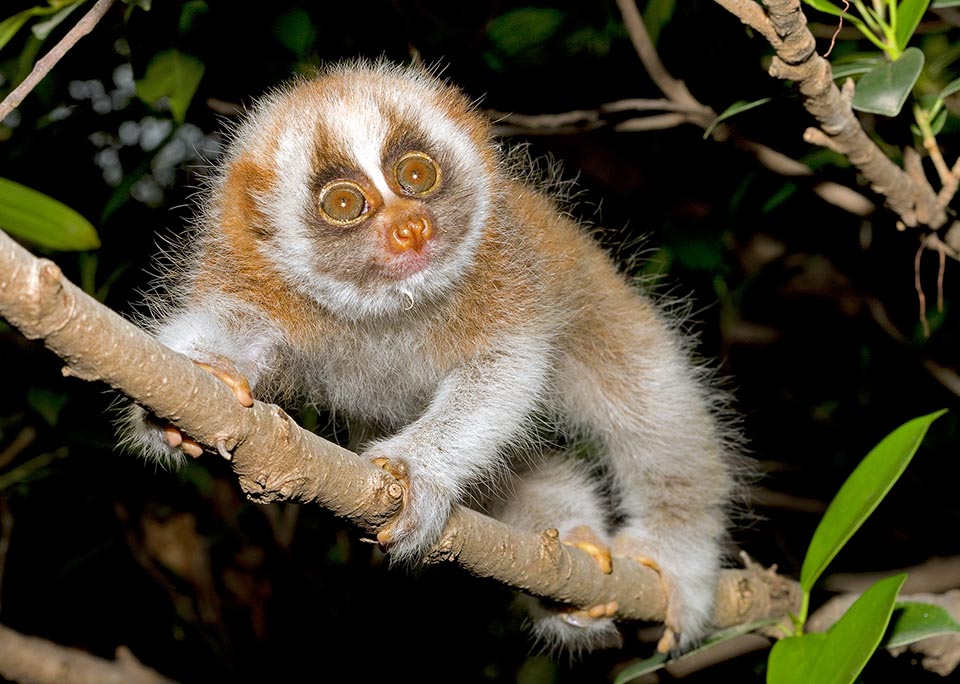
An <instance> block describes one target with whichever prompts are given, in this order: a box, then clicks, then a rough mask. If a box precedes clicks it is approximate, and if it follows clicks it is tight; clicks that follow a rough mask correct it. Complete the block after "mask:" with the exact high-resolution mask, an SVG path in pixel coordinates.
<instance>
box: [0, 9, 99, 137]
mask: <svg viewBox="0 0 960 684" xmlns="http://www.w3.org/2000/svg"><path fill="white" fill-rule="evenodd" d="M115 2H116V0H97V2H96V4H94V6H93V7H91V8H90V11H89V12H87V13H86V14H85V15H83V17H82V18H81V19H80V21H78V22H77V23H76V25H75V26H74V27H73V28H72V29H70V30H69V31H68V32H67V35H65V36H64V37H63V38H62V39H61V40H60V42H59V43H57V44H56V45H55V46H54V47H53V49H51V50H50V52H48V53H47V54H45V55H44V56H43V57H41V58H40V59H39V60H37V63H36V64H34V65H33V71H31V72H30V75H29V76H27V77H26V78H25V79H24V80H23V82H22V83H21V84H20V85H18V86H17V87H16V88H14V89H13V90H12V91H10V93H9V94H8V95H7V96H6V97H5V98H4V99H3V102H0V120H3V119H5V118H6V116H7V114H9V113H10V112H12V111H13V110H14V109H16V108H17V107H19V106H20V103H21V102H23V99H24V98H25V97H26V96H27V95H28V94H29V93H30V91H32V90H33V89H34V88H36V87H37V84H38V83H40V81H42V80H43V78H44V77H45V76H46V75H47V74H48V73H50V70H51V69H53V67H54V65H56V63H57V62H59V61H60V58H61V57H63V56H64V55H65V54H67V52H68V51H69V50H70V48H72V47H73V46H74V45H76V44H77V42H78V41H79V40H80V39H81V38H83V37H84V36H85V35H87V34H88V33H90V32H91V31H92V30H93V27H94V26H96V25H97V22H99V21H100V20H101V19H102V18H103V17H104V15H105V14H106V13H107V11H108V10H109V9H110V7H111V6H112V5H113V3H115Z"/></svg>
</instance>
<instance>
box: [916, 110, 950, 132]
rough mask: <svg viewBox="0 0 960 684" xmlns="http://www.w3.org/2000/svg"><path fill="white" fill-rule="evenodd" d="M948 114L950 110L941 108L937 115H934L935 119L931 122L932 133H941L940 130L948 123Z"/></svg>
mask: <svg viewBox="0 0 960 684" xmlns="http://www.w3.org/2000/svg"><path fill="white" fill-rule="evenodd" d="M947 114H949V112H948V111H947V110H946V109H941V110H940V111H939V112H937V114H936V116H934V117H933V120H932V121H931V122H930V132H931V133H933V134H934V135H939V133H940V131H942V130H943V125H944V124H945V123H947ZM921 137H922V136H921Z"/></svg>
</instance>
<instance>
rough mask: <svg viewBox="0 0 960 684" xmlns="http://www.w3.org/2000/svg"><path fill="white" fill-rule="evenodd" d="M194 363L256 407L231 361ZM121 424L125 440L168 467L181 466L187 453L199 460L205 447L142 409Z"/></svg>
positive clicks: (242, 401) (132, 409)
mask: <svg viewBox="0 0 960 684" xmlns="http://www.w3.org/2000/svg"><path fill="white" fill-rule="evenodd" d="M194 364H196V366H197V367H198V368H201V369H203V370H205V371H207V372H208V373H210V374H211V375H213V376H214V377H216V378H219V379H220V380H222V381H223V382H224V383H225V384H226V385H227V386H228V387H229V388H230V389H231V390H233V393H234V396H236V397H237V401H239V402H240V404H241V405H242V406H246V407H250V406H253V393H252V392H251V390H250V383H248V382H247V379H246V378H244V377H243V376H242V375H240V374H239V373H238V372H237V371H236V370H235V369H234V368H233V364H231V363H230V362H229V361H226V360H224V361H223V362H222V363H218V364H216V365H213V364H208V363H202V362H200V361H194ZM122 422H123V423H124V429H123V432H124V439H125V440H126V441H127V442H128V443H131V444H134V445H136V446H138V447H140V451H142V452H143V453H145V454H146V455H148V456H153V457H156V458H157V459H158V460H160V461H161V463H164V464H165V465H168V466H171V465H173V466H175V465H181V464H182V462H183V455H184V454H186V455H187V456H190V457H191V458H199V457H200V456H201V455H203V447H202V446H200V444H198V443H197V442H196V441H195V440H193V439H191V438H190V437H187V436H186V435H184V434H183V433H182V432H180V430H179V428H177V427H176V426H174V425H171V424H169V423H161V422H159V421H158V420H157V419H156V418H154V417H153V416H151V415H150V414H149V413H147V411H145V410H144V409H143V408H141V407H139V406H136V405H133V406H130V408H129V409H128V410H127V411H126V412H125V415H124V417H123V419H122Z"/></svg>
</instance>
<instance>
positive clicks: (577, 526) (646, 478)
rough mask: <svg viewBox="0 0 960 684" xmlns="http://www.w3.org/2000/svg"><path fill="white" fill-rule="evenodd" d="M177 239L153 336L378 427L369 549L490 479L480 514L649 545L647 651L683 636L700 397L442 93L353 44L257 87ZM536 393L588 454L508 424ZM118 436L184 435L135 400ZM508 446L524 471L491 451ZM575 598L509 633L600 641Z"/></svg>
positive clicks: (646, 308)
mask: <svg viewBox="0 0 960 684" xmlns="http://www.w3.org/2000/svg"><path fill="white" fill-rule="evenodd" d="M178 257H179V259H177V260H175V261H174V263H176V264H179V265H180V270H179V271H176V270H175V272H174V273H172V274H171V277H169V278H168V279H167V281H168V282H175V283H176V286H175V287H174V288H173V289H172V290H171V291H170V292H169V293H168V294H167V295H166V296H165V298H163V299H160V298H158V299H157V300H155V302H154V303H155V306H154V307H153V317H152V320H151V321H150V322H149V324H148V325H149V327H150V329H151V330H152V332H153V333H154V334H155V335H156V336H157V337H158V338H159V339H160V340H161V341H163V342H164V343H165V344H167V345H168V346H170V347H171V348H173V349H174V350H176V351H179V352H181V353H183V354H186V355H187V356H189V357H190V358H192V359H193V360H194V361H196V362H198V363H201V364H203V367H205V368H207V369H209V370H210V371H211V372H213V373H215V374H216V375H217V376H218V377H220V378H222V379H223V380H224V381H226V382H228V384H230V386H231V387H233V388H235V392H236V393H237V396H238V399H239V400H240V401H241V402H242V403H245V404H251V403H252V401H253V400H252V398H251V396H250V393H249V391H247V390H245V387H246V384H247V383H249V387H250V388H251V389H252V392H253V395H254V396H256V397H258V398H265V399H270V398H274V397H282V396H293V395H301V396H303V395H306V396H307V397H308V399H309V400H310V401H313V402H316V403H320V404H324V405H328V406H329V407H330V408H333V409H335V410H339V411H344V412H347V413H349V414H352V415H355V416H359V417H361V418H366V419H367V420H371V421H375V422H378V423H379V424H381V425H384V426H388V427H389V430H388V433H389V434H388V435H387V436H386V437H385V438H384V439H381V440H380V441H377V442H375V443H373V444H369V445H367V446H366V447H365V450H364V452H363V454H362V455H363V456H364V457H365V458H368V459H370V460H371V461H372V462H373V463H375V464H376V465H379V466H381V467H385V468H387V469H388V470H389V471H390V472H391V473H393V474H395V475H396V476H397V477H398V478H400V481H401V483H402V484H403V485H404V487H405V489H406V496H405V498H404V507H403V510H402V512H401V514H400V515H399V516H398V518H397V519H396V520H395V521H393V522H392V523H391V525H390V526H389V528H388V529H384V530H382V531H381V532H380V533H379V534H378V539H379V540H380V542H381V543H382V544H383V545H384V546H385V547H386V548H387V549H388V550H389V553H390V556H391V557H392V558H393V559H395V560H400V561H408V562H413V561H416V560H417V559H419V558H421V557H422V556H423V555H424V554H425V553H426V552H427V551H429V550H430V549H431V548H432V546H433V545H434V544H436V543H437V541H438V540H439V538H440V536H441V533H442V531H443V528H444V525H445V524H446V521H447V519H448V516H449V514H450V512H451V510H452V507H453V506H454V505H455V504H458V503H464V502H469V501H471V500H472V499H473V497H474V496H475V494H476V491H477V488H478V487H479V486H481V484H485V485H491V483H493V485H497V484H499V485H503V486H502V489H501V490H500V491H497V492H496V494H497V496H496V497H494V498H495V499H496V500H497V501H498V502H499V503H498V505H497V506H495V507H494V509H492V510H491V511H490V512H491V513H493V514H495V515H497V516H498V517H499V518H501V519H502V520H504V521H506V522H508V523H510V524H513V525H517V526H520V527H524V528H527V529H532V530H539V529H544V528H547V527H550V528H556V529H557V530H559V532H560V535H561V538H563V539H565V540H568V541H570V543H574V544H581V545H583V548H589V549H593V550H595V552H596V554H597V556H603V555H604V554H606V556H607V557H609V555H610V554H611V553H612V554H613V555H614V556H615V557H630V558H636V557H643V558H647V559H650V560H652V561H655V563H656V565H657V566H658V567H659V568H660V570H661V572H662V574H663V576H664V585H665V587H667V590H668V594H669V596H668V600H669V609H668V611H667V625H668V632H667V636H665V638H664V641H663V642H662V646H663V647H664V648H672V647H674V646H676V645H678V644H679V645H681V646H683V645H687V644H690V643H693V642H694V641H695V640H696V639H698V638H699V637H701V636H702V635H703V634H704V633H705V631H706V630H707V628H708V627H709V624H710V618H711V608H712V601H713V582H714V580H715V577H716V573H717V570H718V568H719V566H720V560H721V553H720V548H721V541H722V539H723V536H724V533H725V529H726V514H725V509H726V506H727V504H728V503H729V501H730V498H731V493H732V491H733V488H734V478H733V476H732V474H731V473H732V468H731V463H732V461H733V460H734V455H733V450H734V446H735V445H736V443H737V442H736V437H735V434H734V432H733V430H732V429H730V428H729V427H727V426H726V425H725V424H724V423H723V422H721V421H720V420H718V418H717V416H718V411H717V409H718V408H722V406H723V404H724V399H723V395H722V393H719V392H718V391H717V390H716V388H715V387H714V386H713V385H712V384H711V383H710V382H709V381H707V380H705V378H706V377H708V374H706V373H704V371H703V369H702V368H699V367H697V366H696V365H694V364H693V363H691V361H690V358H689V355H688V352H687V349H688V346H689V345H688V343H687V341H686V340H684V339H683V338H682V337H681V336H680V334H679V333H678V326H676V325H674V324H673V323H672V322H671V321H670V317H669V316H668V315H665V314H664V313H662V312H661V311H659V309H658V307H657V306H656V304H655V303H653V302H651V301H650V300H649V299H648V298H646V297H645V296H644V295H643V294H642V293H640V292H639V291H637V290H636V289H635V288H634V287H633V286H632V285H631V284H630V283H629V282H628V281H627V279H625V278H624V277H623V276H622V275H621V274H620V273H619V272H618V271H617V268H616V267H615V265H614V264H613V263H612V262H611V260H610V259H609V258H608V257H607V255H606V254H605V253H604V252H603V251H602V250H601V249H600V248H599V247H598V246H597V245H596V244H595V242H594V241H593V240H592V239H591V238H590V236H589V235H588V234H587V233H586V232H585V231H584V230H582V229H581V228H580V227H579V226H578V225H577V224H575V223H574V222H573V221H571V220H570V219H568V218H566V217H564V216H563V213H562V212H561V211H560V210H559V209H558V208H557V206H556V204H555V203H554V202H553V201H551V199H550V198H549V197H548V196H547V195H545V194H544V193H541V192H538V190H537V189H536V188H535V187H530V185H529V179H528V178H526V177H525V175H524V171H523V169H518V168H517V167H516V166H515V165H511V164H510V163H509V162H508V161H507V159H506V157H505V155H504V153H503V152H502V150H501V149H500V147H499V145H498V143H497V141H495V140H494V139H493V138H492V137H491V133H490V126H489V123H488V122H487V120H486V119H485V118H484V117H483V116H482V115H481V114H480V113H479V112H478V111H476V109H475V108H474V107H473V105H472V104H471V102H470V101H469V100H468V99H467V98H466V97H465V96H464V95H463V94H462V93H461V92H460V91H459V90H457V89H456V88H454V87H452V86H450V85H447V84H445V83H443V82H441V81H440V80H438V79H436V78H435V77H434V76H432V75H430V74H429V73H426V72H424V71H422V70H419V69H415V68H404V67H396V66H391V65H388V64H367V63H359V64H345V65H341V66H339V67H334V68H331V69H329V70H328V71H326V72H325V73H323V74H321V75H320V76H318V77H317V78H315V79H309V80H307V79H301V80H298V81H294V82H292V83H290V84H288V85H286V86H284V87H282V88H279V89H277V90H276V91H275V92H273V93H272V94H270V95H268V96H267V97H265V98H264V99H263V100H261V101H260V102H259V103H258V104H257V106H256V107H255V108H254V109H253V110H252V111H251V112H250V113H249V114H248V115H247V116H246V117H245V119H244V121H243V122H242V123H241V124H240V125H239V126H237V128H236V129H235V130H234V131H233V134H232V140H231V142H230V145H229V147H228V150H227V153H226V154H225V156H224V159H223V160H222V162H221V163H220V164H219V165H218V166H217V170H216V173H215V175H214V176H213V178H212V179H211V180H210V183H209V190H208V192H207V194H206V196H205V197H204V199H203V203H202V207H201V212H200V215H199V217H198V220H197V225H196V229H195V231H194V232H193V233H192V234H191V239H190V240H189V241H188V243H187V244H185V245H184V254H183V255H178ZM544 407H549V410H550V412H551V417H554V416H555V417H556V422H557V427H558V428H559V429H561V430H563V431H565V432H567V433H568V434H569V435H571V436H573V437H587V438H589V440H590V443H591V444H593V445H595V446H596V454H595V457H596V459H597V460H598V461H600V462H601V463H602V466H601V467H599V468H593V467H588V465H587V464H585V463H584V461H583V460H582V458H580V457H579V456H578V455H577V454H575V453H565V452H563V451H562V450H557V449H553V450H548V451H544V450H542V448H541V445H540V444H539V443H538V441H537V440H534V439H530V437H531V435H532V430H531V428H535V427H536V426H535V422H536V420H537V417H538V416H539V415H541V412H542V410H543V408H544ZM126 431H127V438H128V440H129V441H130V442H132V443H134V444H135V445H136V446H137V447H138V448H139V449H140V450H141V451H142V452H144V453H145V454H147V455H148V456H151V457H153V458H156V459H159V460H161V461H163V462H166V463H176V462H178V461H180V460H182V459H183V458H184V453H186V454H189V455H193V456H196V455H199V453H200V452H201V448H200V447H199V445H196V443H192V444H191V443H190V441H189V440H188V438H186V437H184V436H181V435H179V433H177V431H176V429H175V428H173V427H172V426H167V427H166V429H162V430H161V429H158V428H157V427H156V424H155V423H154V422H152V421H149V420H148V419H147V417H146V415H145V413H144V412H143V411H142V410H141V409H139V408H137V407H132V408H131V409H130V410H129V413H128V419H127V429H126ZM518 451H521V452H523V455H524V456H525V459H526V461H527V462H528V463H529V464H531V466H530V467H529V468H525V469H523V470H522V471H513V470H511V468H512V462H511V461H508V460H507V458H506V456H505V455H506V454H507V453H508V452H510V453H517V452H518ZM598 473H602V474H603V480H604V481H603V482H600V481H599V479H598ZM491 486H492V485H491ZM611 521H616V523H615V524H614V523H611ZM600 560H602V559H600ZM598 562H599V560H598ZM614 562H619V561H617V560H615V561H614ZM607 566H608V562H607V563H600V567H601V568H604V567H607ZM595 612H596V611H594V612H591V613H589V614H588V613H584V614H582V615H581V614H580V613H576V612H571V611H569V610H556V609H554V608H549V607H545V606H540V607H539V608H537V609H535V610H534V612H533V614H532V615H533V623H534V629H535V631H536V633H537V635H538V636H539V637H540V638H542V639H544V640H546V641H548V642H552V643H555V644H559V645H563V646H567V647H570V648H572V649H575V650H579V649H581V648H593V647H598V646H602V645H609V644H611V643H614V642H615V641H616V639H617V630H616V628H615V626H614V624H613V617H614V614H613V613H614V612H615V610H614V609H604V611H601V613H602V614H601V613H597V614H594V613H595Z"/></svg>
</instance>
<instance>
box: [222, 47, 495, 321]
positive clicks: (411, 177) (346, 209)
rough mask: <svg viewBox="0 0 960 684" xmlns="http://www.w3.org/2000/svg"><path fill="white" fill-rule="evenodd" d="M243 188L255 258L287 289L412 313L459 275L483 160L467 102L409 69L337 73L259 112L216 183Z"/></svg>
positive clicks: (489, 174)
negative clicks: (266, 264)
mask: <svg viewBox="0 0 960 684" xmlns="http://www.w3.org/2000/svg"><path fill="white" fill-rule="evenodd" d="M251 164H256V166H257V168H258V169H260V171H259V172H258V173H257V174H253V175H256V176H257V179H256V180H255V181H246V180H244V181H243V182H246V183H247V185H248V186H249V187H248V188H247V193H248V198H247V199H248V201H247V204H249V206H250V209H249V211H248V214H249V216H247V217H245V220H244V223H245V224H246V225H249V226H250V230H251V232H252V233H253V234H255V235H256V238H257V239H256V243H257V245H258V249H259V250H260V252H261V254H262V255H263V256H264V257H265V258H266V259H267V260H268V261H269V262H271V263H272V264H273V265H274V266H275V267H276V270H277V272H278V274H279V275H280V277H282V278H285V279H287V280H288V282H289V283H290V284H291V285H292V286H294V287H296V288H297V289H298V290H300V291H301V292H303V293H305V294H307V295H308V296H310V297H312V298H314V299H315V300H316V301H318V302H319V303H321V304H322V305H324V306H325V307H327V308H329V309H330V310H331V311H333V312H334V313H337V314H338V315H341V316H345V317H349V318H361V317H365V316H371V315H383V314H389V313H392V312H396V311H402V310H404V309H409V308H411V307H413V306H418V305H420V304H422V303H425V302H427V301H429V300H431V299H434V298H436V297H437V296H440V295H442V294H443V293H444V292H445V291H448V290H449V289H450V288H451V287H452V286H453V285H455V284H456V282H457V280H458V279H459V278H460V277H461V276H462V275H463V274H464V273H465V271H466V270H467V269H468V268H470V266H471V264H472V262H473V259H474V255H475V252H476V249H477V245H478V243H479V241H480V238H481V236H482V232H483V227H484V225H485V224H486V222H487V221H488V219H489V216H490V212H491V194H492V193H493V192H494V189H493V187H492V180H491V179H492V178H493V177H494V173H495V171H496V166H497V162H496V157H495V153H494V151H493V147H492V145H491V143H490V141H489V135H488V129H487V125H486V122H485V121H484V120H483V119H482V118H481V117H480V116H479V115H478V114H476V113H475V112H474V111H473V109H472V107H471V105H470V103H469V102H468V101H467V99H466V98H465V97H464V96H463V95H461V94H460V93H459V92H458V91H456V90H455V89H453V88H451V87H448V86H445V85H443V84H442V83H441V82H439V81H437V80H436V79H434V78H433V77H432V76H429V75H428V74H426V73H425V72H423V71H420V70H414V69H402V68H398V67H392V66H372V65H363V66H346V67H340V68H338V69H337V70H335V71H333V72H330V73H328V74H326V75H324V76H322V77H320V78H318V79H316V80H311V81H300V82H296V83H294V84H293V85H290V86H287V87H286V88H285V89H283V90H281V91H279V92H277V93H275V94H273V95H271V96H269V97H268V98H267V99H266V100H265V101H263V102H262V103H260V104H259V105H258V106H257V107H256V108H255V110H254V112H253V113H252V115H251V116H250V117H249V119H248V120H247V121H246V122H244V123H243V124H242V125H241V126H240V128H239V129H238V130H237V131H236V134H235V136H234V139H233V142H232V144H231V147H230V149H229V152H228V158H227V165H226V167H225V172H224V176H223V179H222V182H224V183H225V184H233V185H236V183H237V181H236V179H237V178H240V177H242V176H244V175H251V174H250V173H249V168H250V165H251Z"/></svg>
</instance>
